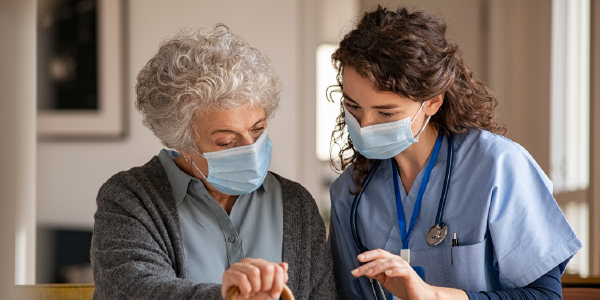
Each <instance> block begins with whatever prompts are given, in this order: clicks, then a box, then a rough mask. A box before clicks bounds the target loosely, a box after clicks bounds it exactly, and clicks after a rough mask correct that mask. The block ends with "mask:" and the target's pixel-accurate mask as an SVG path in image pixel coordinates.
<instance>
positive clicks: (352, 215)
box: [350, 160, 381, 253]
mask: <svg viewBox="0 0 600 300" xmlns="http://www.w3.org/2000/svg"><path fill="white" fill-rule="evenodd" d="M380 163H381V160H376V161H375V162H374V163H373V166H372V167H371V171H370V172H369V173H367V177H365V179H364V181H363V184H362V188H361V190H360V192H358V194H356V195H355V196H354V201H352V208H351V209H350V226H351V227H352V228H351V231H352V238H353V239H354V243H355V244H356V246H358V250H359V251H360V253H363V252H366V251H368V249H367V248H366V247H365V246H364V245H363V243H362V241H361V240H360V237H359V236H358V227H357V225H356V211H357V210H358V209H357V208H358V204H359V203H360V200H361V198H362V194H363V192H364V191H365V189H366V187H367V185H368V184H369V181H371V178H372V177H373V174H374V173H375V170H377V167H378V166H379V164H380Z"/></svg>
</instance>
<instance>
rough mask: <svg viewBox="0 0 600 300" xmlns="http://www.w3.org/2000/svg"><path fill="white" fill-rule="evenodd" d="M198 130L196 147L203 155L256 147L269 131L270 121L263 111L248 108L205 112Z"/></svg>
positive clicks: (256, 108) (258, 108)
mask: <svg viewBox="0 0 600 300" xmlns="http://www.w3.org/2000/svg"><path fill="white" fill-rule="evenodd" d="M196 126H197V128H196V132H197V136H196V143H197V145H198V149H199V150H200V152H201V153H204V152H214V151H219V150H225V149H229V148H234V147H240V146H247V145H251V144H254V142H255V141H256V140H257V139H258V138H259V137H260V135H261V134H262V133H263V131H265V129H266V128H267V121H266V116H265V110H264V109H263V108H261V107H258V106H250V104H248V105H245V106H242V107H238V108H237V109H230V110H219V111H209V112H205V113H203V114H202V116H201V117H200V120H199V121H198V122H197V124H196Z"/></svg>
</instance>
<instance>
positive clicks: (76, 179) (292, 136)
mask: <svg viewBox="0 0 600 300" xmlns="http://www.w3.org/2000/svg"><path fill="white" fill-rule="evenodd" d="M300 2H301V1H299V0H283V1H279V0H261V1H233V0H229V1H197V0H187V1H184V0H177V1H158V0H131V1H126V3H128V7H127V8H126V14H125V24H126V43H125V44H126V50H125V51H126V52H125V53H126V57H125V61H126V64H125V66H124V67H125V70H126V73H125V74H126V75H125V77H126V82H125V86H126V89H127V90H126V95H127V96H126V98H125V99H126V101H127V108H128V112H127V119H126V124H127V127H128V129H127V136H126V137H125V138H124V139H122V140H116V141H87V142H80V141H77V142H64V141H63V142H39V145H38V176H37V178H38V211H39V214H38V222H39V223H40V224H42V225H56V226H62V227H64V226H71V227H84V228H91V226H92V225H93V213H94V212H95V209H96V205H95V197H96V193H97V191H98V189H99V188H100V186H101V185H102V183H104V182H105V181H106V180H107V179H108V178H109V177H110V176H111V175H113V174H115V173H116V172H118V171H121V170H126V169H129V168H131V167H133V166H138V165H141V164H143V163H145V162H146V161H148V160H149V159H150V158H151V157H152V156H153V155H156V154H157V153H158V152H159V150H160V149H161V145H160V143H159V142H158V140H157V139H156V138H155V137H154V136H153V135H152V133H151V132H150V131H148V130H147V129H146V128H144V127H143V126H142V124H141V118H140V116H139V114H138V112H137V111H136V110H135V108H134V106H133V101H134V99H135V95H134V92H133V87H134V85H135V77H136V75H137V72H138V71H139V70H140V68H141V67H142V66H143V65H144V64H145V63H146V62H147V61H148V59H149V58H150V57H151V55H152V53H153V52H154V51H155V50H156V48H157V46H158V44H159V42H160V41H161V40H162V39H164V38H165V37H168V36H170V35H172V34H173V33H174V32H175V31H176V30H177V29H178V28H181V27H186V26H210V25H211V24H215V23H218V22H222V23H225V24H227V25H228V26H230V28H231V29H232V30H233V32H234V33H236V34H239V35H240V36H242V37H243V38H245V39H246V40H247V41H249V42H250V43H252V44H253V45H255V46H256V47H258V48H259V49H261V50H262V51H264V52H265V53H266V54H267V55H268V56H269V57H270V58H271V59H272V61H273V62H274V65H275V68H276V70H277V71H278V72H279V74H280V75H281V77H282V79H283V92H282V94H281V96H282V97H281V98H282V101H281V107H280V109H279V111H278V112H276V114H275V118H274V119H273V120H272V121H271V123H270V124H269V135H270V137H271V139H272V140H273V141H274V143H275V146H274V148H273V159H272V163H271V170H272V171H275V172H277V173H279V174H281V175H283V176H285V177H288V178H290V179H293V180H298V181H302V180H301V177H309V176H310V172H309V171H305V172H303V171H302V168H301V167H302V165H303V163H304V162H305V161H307V160H310V158H311V157H314V149H313V151H312V156H311V155H305V156H306V157H303V156H302V155H300V154H301V153H300V152H301V151H302V150H301V149H303V148H302V147H303V144H302V143H301V139H299V138H298V136H305V137H304V138H306V137H308V138H310V136H311V133H310V132H308V133H306V134H305V133H304V132H303V131H302V128H301V127H300V125H299V123H300V119H301V118H302V117H303V113H304V111H303V109H304V107H303V99H302V98H301V97H303V96H302V95H314V92H313V91H311V92H304V93H303V91H302V89H301V87H300V85H301V84H302V80H301V79H302V78H303V75H302V74H303V73H302V70H303V69H302V68H301V67H300V66H301V63H300V61H301V60H302V59H303V57H302V56H301V53H300V52H301V51H302V50H303V48H301V47H300V44H299V43H300V42H301V41H302V39H303V38H304V39H311V38H313V37H311V35H308V36H307V37H304V35H303V34H304V33H303V32H302V30H300V28H299V24H301V23H302V22H303V20H304V19H301V18H304V15H310V14H309V13H307V14H303V13H302V12H303V9H304V8H303V7H300V6H299V5H300ZM307 3H310V1H307ZM304 5H307V4H306V3H305V4H304ZM313 8H314V7H313ZM313 88H314V87H313ZM307 109H308V111H309V112H310V107H309V108H307ZM313 109H314V108H313ZM312 128H314V127H312ZM313 130H314V129H313ZM312 135H313V139H314V133H313V134H312ZM315 160H316V158H315ZM313 177H314V176H313ZM315 184H318V181H316V182H314V183H313V185H315Z"/></svg>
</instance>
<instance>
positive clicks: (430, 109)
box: [423, 94, 444, 116]
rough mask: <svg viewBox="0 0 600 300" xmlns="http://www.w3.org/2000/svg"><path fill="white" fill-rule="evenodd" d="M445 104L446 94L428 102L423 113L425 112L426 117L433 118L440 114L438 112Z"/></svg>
mask: <svg viewBox="0 0 600 300" xmlns="http://www.w3.org/2000/svg"><path fill="white" fill-rule="evenodd" d="M443 103H444V94H439V95H437V96H435V97H433V98H431V99H429V100H427V102H426V103H425V106H424V107H423V111H424V112H425V114H426V115H428V116H433V115H435V114H436V113H437V112H438V110H439V109H440V107H441V106H442V104H443Z"/></svg>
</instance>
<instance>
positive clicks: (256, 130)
mask: <svg viewBox="0 0 600 300" xmlns="http://www.w3.org/2000/svg"><path fill="white" fill-rule="evenodd" d="M264 129H265V128H264V127H260V128H256V129H254V132H261V131H263V130H264Z"/></svg>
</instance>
